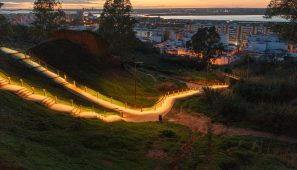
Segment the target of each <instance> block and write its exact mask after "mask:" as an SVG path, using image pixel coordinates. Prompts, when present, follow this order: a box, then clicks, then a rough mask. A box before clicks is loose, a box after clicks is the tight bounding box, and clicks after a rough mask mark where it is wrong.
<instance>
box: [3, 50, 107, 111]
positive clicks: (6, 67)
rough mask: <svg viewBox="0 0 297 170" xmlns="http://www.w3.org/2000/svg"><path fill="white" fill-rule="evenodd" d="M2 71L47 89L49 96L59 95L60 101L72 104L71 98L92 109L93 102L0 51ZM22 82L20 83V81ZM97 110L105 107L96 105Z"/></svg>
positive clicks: (28, 84)
mask: <svg viewBox="0 0 297 170" xmlns="http://www.w3.org/2000/svg"><path fill="white" fill-rule="evenodd" d="M0 72H1V73H4V74H6V75H8V76H11V77H12V79H13V80H14V82H15V83H19V78H21V79H23V81H24V82H25V84H26V87H27V88H30V86H34V87H35V89H36V90H37V91H38V92H39V93H40V94H43V92H42V89H43V88H44V89H46V90H47V91H48V92H47V93H48V95H49V96H52V97H53V96H57V97H58V100H59V101H62V102H65V103H67V104H71V102H70V100H71V99H72V100H74V104H76V105H81V106H83V107H84V108H86V109H91V108H92V106H93V104H92V103H90V102H87V101H85V100H83V99H81V98H79V97H77V96H76V95H74V94H72V93H70V92H68V91H66V90H65V89H63V88H62V87H60V86H58V85H56V84H54V83H52V82H50V81H49V79H47V78H45V77H43V76H42V75H40V74H38V73H35V72H34V71H32V70H30V69H28V68H26V67H24V66H22V65H21V64H20V63H18V62H15V61H14V60H13V59H12V58H11V57H9V56H7V55H5V54H3V53H0ZM19 84H20V83H19ZM94 109H95V110H96V111H97V112H102V111H103V109H102V108H101V107H99V106H94Z"/></svg>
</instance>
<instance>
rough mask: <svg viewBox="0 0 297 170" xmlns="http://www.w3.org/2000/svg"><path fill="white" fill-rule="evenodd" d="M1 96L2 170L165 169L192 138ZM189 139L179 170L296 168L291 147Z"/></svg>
mask: <svg viewBox="0 0 297 170" xmlns="http://www.w3.org/2000/svg"><path fill="white" fill-rule="evenodd" d="M0 96H1V98H0V106H1V109H0V121H1V124H0V144H1V147H0V169H18V170H27V169H30V170H39V169H44V168H46V169H49V170H50V169H55V170H60V169H61V170H62V169H90V170H91V169H109V170H113V169H123V170H124V169H127V170H128V169H131V167H133V169H135V170H140V169H142V170H144V169H169V168H170V167H172V165H173V163H174V162H175V161H176V160H178V159H177V158H179V157H180V155H181V153H183V152H185V151H184V149H183V148H184V147H182V146H185V145H186V144H187V141H188V140H189V139H190V136H191V132H190V130H189V129H187V128H185V127H182V126H178V125H174V124H171V123H165V122H164V123H162V124H161V123H125V122H118V123H104V122H101V121H98V120H90V119H78V118H74V117H70V116H68V115H64V114H60V113H56V112H53V111H49V110H47V109H44V107H42V106H40V105H38V104H35V103H32V102H28V101H25V100H22V99H21V98H19V97H16V96H15V95H12V94H9V93H6V92H1V91H0ZM192 135H193V134H192ZM193 136H196V137H195V138H191V139H194V141H193V143H192V149H191V150H190V151H189V153H187V154H185V155H184V156H185V158H184V160H180V161H178V162H177V165H176V166H177V167H186V168H187V169H195V168H197V167H207V166H209V165H210V163H209V162H211V168H212V169H224V168H227V169H230V168H233V169H234V168H235V169H251V168H252V169H271V168H278V169H284V170H286V169H288V170H289V169H294V168H295V167H296V164H297V160H296V157H295V156H294V155H296V153H297V150H296V149H297V146H296V145H293V144H290V145H289V146H290V147H288V145H287V144H284V143H278V142H273V141H269V140H263V139H260V138H249V137H224V136H222V137H220V136H212V137H209V136H200V135H199V134H194V135H193ZM210 143H211V144H210ZM175 164H176V163H174V165H175Z"/></svg>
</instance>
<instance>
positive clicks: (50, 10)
mask: <svg viewBox="0 0 297 170" xmlns="http://www.w3.org/2000/svg"><path fill="white" fill-rule="evenodd" d="M33 13H34V15H35V21H34V22H33V26H34V28H35V31H36V35H37V36H38V37H39V38H41V37H42V38H44V37H47V36H48V35H49V34H51V33H52V31H54V30H56V29H59V28H63V27H64V25H65V13H64V11H63V10H62V7H61V3H60V1H59V0H35V2H34V9H33Z"/></svg>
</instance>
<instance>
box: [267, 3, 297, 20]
mask: <svg viewBox="0 0 297 170" xmlns="http://www.w3.org/2000/svg"><path fill="white" fill-rule="evenodd" d="M274 16H280V17H282V18H285V19H287V20H290V21H297V1H296V0H271V2H270V4H269V5H268V7H267V10H266V17H267V18H271V17H274Z"/></svg>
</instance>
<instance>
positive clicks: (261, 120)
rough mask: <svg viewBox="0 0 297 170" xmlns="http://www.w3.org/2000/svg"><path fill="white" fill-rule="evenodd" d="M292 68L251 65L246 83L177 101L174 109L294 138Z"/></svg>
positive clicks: (237, 69)
mask: <svg viewBox="0 0 297 170" xmlns="http://www.w3.org/2000/svg"><path fill="white" fill-rule="evenodd" d="M295 66H296V65H295V63H279V64H273V63H261V62H258V63H253V64H251V65H250V75H249V79H248V80H245V81H242V82H239V83H237V84H235V85H234V86H232V88H231V89H230V90H226V91H224V92H222V93H220V95H215V94H213V95H210V94H211V93H209V94H208V95H206V96H204V95H198V96H194V97H191V98H188V99H185V100H180V101H178V102H177V103H176V105H175V108H177V109H180V108H181V107H182V108H183V109H184V110H189V111H193V112H197V113H203V114H205V115H207V116H209V117H211V118H212V120H213V121H218V122H222V123H224V124H227V125H231V126H237V127H244V128H253V129H256V130H262V131H269V132H272V133H278V134H283V135H288V136H292V137H296V126H295V125H296V123H295V122H296V120H297V119H296V118H297V116H296V113H297V112H296V111H297V107H296V101H297V100H296V99H297V95H296V78H295V77H296V71H295V70H296V68H295ZM246 67H247V66H246V64H243V65H239V66H234V68H233V71H235V72H238V73H240V72H242V73H244V72H245V71H246ZM203 96H204V97H203ZM207 96H208V97H207ZM211 96H212V97H211ZM221 96H225V98H222V97H221ZM207 98H212V99H207Z"/></svg>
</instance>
